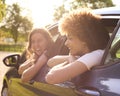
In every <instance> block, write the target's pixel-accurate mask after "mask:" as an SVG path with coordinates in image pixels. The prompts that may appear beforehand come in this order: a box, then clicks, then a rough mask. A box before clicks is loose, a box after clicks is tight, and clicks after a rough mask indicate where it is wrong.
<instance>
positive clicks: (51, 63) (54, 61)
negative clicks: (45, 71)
mask: <svg viewBox="0 0 120 96" xmlns="http://www.w3.org/2000/svg"><path fill="white" fill-rule="evenodd" d="M68 59H69V55H61V56H59V55H58V56H54V57H52V58H50V59H49V60H48V62H47V65H48V66H49V67H53V66H55V65H58V64H61V63H63V62H65V61H68Z"/></svg>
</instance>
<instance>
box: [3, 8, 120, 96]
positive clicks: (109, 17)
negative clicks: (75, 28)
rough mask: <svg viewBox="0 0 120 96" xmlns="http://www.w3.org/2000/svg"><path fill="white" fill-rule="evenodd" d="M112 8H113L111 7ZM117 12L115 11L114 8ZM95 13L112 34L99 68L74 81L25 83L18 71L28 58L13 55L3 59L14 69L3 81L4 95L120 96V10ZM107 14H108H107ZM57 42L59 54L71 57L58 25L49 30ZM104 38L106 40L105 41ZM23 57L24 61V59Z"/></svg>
mask: <svg viewBox="0 0 120 96" xmlns="http://www.w3.org/2000/svg"><path fill="white" fill-rule="evenodd" d="M108 9H111V8H108ZM112 9H114V8H112ZM97 10H98V9H96V10H93V12H95V13H96V14H100V15H101V16H102V20H101V22H102V24H103V25H104V26H105V28H106V29H107V30H108V32H109V34H110V40H109V42H108V45H106V46H107V47H106V49H105V53H104V55H103V58H102V60H101V64H100V65H99V66H95V67H93V68H92V69H91V70H90V71H88V72H85V73H84V74H82V75H80V76H78V77H77V78H74V84H73V83H72V82H66V83H60V84H54V85H53V84H47V83H43V82H36V81H34V80H31V81H30V82H28V83H23V82H21V79H20V77H21V76H20V75H19V74H18V68H19V65H20V64H21V61H22V62H23V61H25V60H23V59H24V57H23V56H22V55H20V54H11V55H8V56H6V57H5V58H4V59H3V63H4V64H5V65H6V66H8V67H10V69H9V70H8V71H7V72H6V74H5V75H4V78H3V86H2V91H1V95H2V96H120V85H119V83H120V20H119V19H120V8H119V10H118V8H117V12H116V13H115V10H116V9H115V10H112V11H105V12H104V10H106V9H104V8H102V9H99V10H98V11H97ZM100 10H102V11H100ZM102 12H103V13H102ZM105 13H107V14H105ZM48 30H49V31H50V32H51V33H52V35H53V38H54V41H55V49H56V50H53V51H54V52H53V51H51V52H52V53H54V55H55V54H68V52H69V51H68V49H67V48H66V47H65V46H64V42H65V40H66V37H64V36H60V34H59V32H58V24H57V23H56V24H54V25H52V26H50V27H48ZM101 39H102V38H101ZM21 57H22V58H21Z"/></svg>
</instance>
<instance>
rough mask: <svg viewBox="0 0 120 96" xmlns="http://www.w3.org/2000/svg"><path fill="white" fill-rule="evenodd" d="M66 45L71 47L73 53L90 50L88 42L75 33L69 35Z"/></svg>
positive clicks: (78, 53) (80, 53)
mask: <svg viewBox="0 0 120 96" xmlns="http://www.w3.org/2000/svg"><path fill="white" fill-rule="evenodd" d="M65 45H66V46H67V47H68V48H69V50H70V51H69V53H70V54H71V55H83V54H85V53H87V52H89V49H88V47H87V44H86V43H85V42H83V41H81V40H80V39H79V38H78V37H77V36H74V35H67V40H66V42H65Z"/></svg>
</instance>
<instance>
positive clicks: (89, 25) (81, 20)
mask: <svg viewBox="0 0 120 96" xmlns="http://www.w3.org/2000/svg"><path fill="white" fill-rule="evenodd" d="M59 31H60V33H61V34H64V35H66V34H72V35H75V36H77V37H78V38H79V39H80V40H81V41H84V42H86V43H87V46H88V48H89V49H90V50H91V51H93V50H96V49H105V47H106V45H107V43H108V40H109V33H108V32H107V30H106V29H105V28H104V26H103V25H102V24H101V17H100V15H95V14H93V13H92V11H91V10H90V9H86V8H84V9H78V10H74V11H72V12H70V13H67V14H64V15H63V17H62V18H61V19H60V21H59Z"/></svg>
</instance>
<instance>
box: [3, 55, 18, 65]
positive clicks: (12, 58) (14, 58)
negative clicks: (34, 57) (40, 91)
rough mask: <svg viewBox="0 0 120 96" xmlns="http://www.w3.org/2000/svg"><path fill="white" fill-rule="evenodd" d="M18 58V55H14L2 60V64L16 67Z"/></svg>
mask: <svg viewBox="0 0 120 96" xmlns="http://www.w3.org/2000/svg"><path fill="white" fill-rule="evenodd" d="M19 58H20V55H18V54H14V55H10V56H7V57H6V58H4V60H3V62H4V64H5V65H6V66H17V65H18V61H19Z"/></svg>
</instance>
